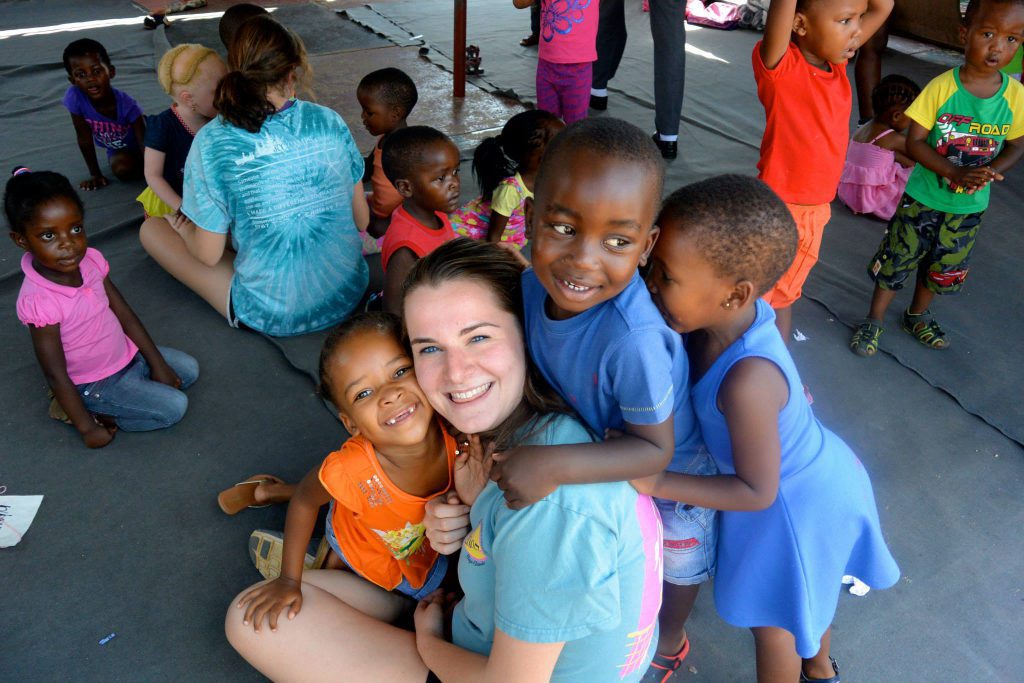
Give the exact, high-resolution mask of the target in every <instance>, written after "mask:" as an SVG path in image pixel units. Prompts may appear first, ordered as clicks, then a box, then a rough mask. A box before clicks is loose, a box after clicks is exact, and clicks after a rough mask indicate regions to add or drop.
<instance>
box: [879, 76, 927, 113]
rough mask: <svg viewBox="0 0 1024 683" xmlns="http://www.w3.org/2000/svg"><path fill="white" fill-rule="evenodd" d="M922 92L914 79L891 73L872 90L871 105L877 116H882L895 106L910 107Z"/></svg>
mask: <svg viewBox="0 0 1024 683" xmlns="http://www.w3.org/2000/svg"><path fill="white" fill-rule="evenodd" d="M920 94H921V88H920V87H918V85H917V83H915V82H914V81H912V80H910V79H909V78H907V77H906V76H900V75H899V74H889V75H888V76H886V77H885V78H883V79H882V80H880V81H879V82H878V85H876V86H875V89H874V90H872V91H871V107H872V108H873V109H874V111H875V116H876V117H877V116H881V115H882V114H884V113H885V112H887V111H889V110H890V109H892V108H894V107H903V108H906V107H909V106H910V103H911V102H913V101H914V100H915V99H917V96H918V95H920Z"/></svg>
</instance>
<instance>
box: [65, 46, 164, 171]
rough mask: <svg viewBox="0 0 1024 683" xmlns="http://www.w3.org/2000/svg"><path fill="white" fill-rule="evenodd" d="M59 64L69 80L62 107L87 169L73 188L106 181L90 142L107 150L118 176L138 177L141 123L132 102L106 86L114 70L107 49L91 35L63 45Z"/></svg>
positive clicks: (138, 113)
mask: <svg viewBox="0 0 1024 683" xmlns="http://www.w3.org/2000/svg"><path fill="white" fill-rule="evenodd" d="M64 68H65V69H66V70H67V72H68V80H69V81H71V87H69V88H68V89H67V92H66V93H64V106H65V107H67V110H68V111H69V112H70V113H71V122H72V123H73V124H74V126H75V135H76V136H77V137H78V149H79V150H81V152H82V157H83V158H84V159H85V165H86V166H88V167H89V178H87V179H86V180H83V181H82V182H81V183H79V184H78V186H79V187H80V188H81V189H83V190H98V189H100V188H101V187H106V186H107V183H108V182H110V181H108V180H107V178H106V176H104V175H103V172H102V171H100V165H99V162H98V161H97V160H96V147H95V146H94V144H93V141H95V144H96V145H99V146H100V147H103V148H104V149H106V150H107V159H108V160H109V161H110V171H111V173H113V174H114V176H115V177H116V178H117V179H118V180H138V179H139V178H141V177H142V148H143V138H144V136H145V134H146V123H145V121H144V120H143V118H142V109H141V108H140V107H139V105H138V104H137V103H136V102H135V100H133V99H132V98H131V97H130V96H129V95H126V94H125V93H123V92H121V91H120V90H117V89H115V88H113V87H111V85H110V81H111V80H113V78H114V75H115V74H116V73H117V71H116V69H115V68H114V65H113V64H111V63H110V56H109V55H107V50H106V48H104V47H103V46H102V45H101V44H100V43H98V42H96V41H95V40H92V39H90V38H82V39H81V40H76V41H74V42H73V43H71V44H70V45H68V46H67V47H66V48H64Z"/></svg>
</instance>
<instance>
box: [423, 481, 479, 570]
mask: <svg viewBox="0 0 1024 683" xmlns="http://www.w3.org/2000/svg"><path fill="white" fill-rule="evenodd" d="M425 510H426V511H425V513H424V515H423V526H424V527H426V533H427V540H428V541H430V547H431V548H433V549H434V550H436V551H437V552H439V553H440V554H442V555H451V554H452V553H454V552H455V551H456V550H458V549H459V548H460V547H462V539H464V538H465V537H466V535H467V534H469V506H468V505H464V504H463V503H462V501H461V500H459V496H458V494H457V493H455V492H454V491H449V492H448V493H447V494H445V495H444V496H438V497H437V498H431V499H430V500H429V501H427V505H426V508H425Z"/></svg>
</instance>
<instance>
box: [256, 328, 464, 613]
mask: <svg viewBox="0 0 1024 683" xmlns="http://www.w3.org/2000/svg"><path fill="white" fill-rule="evenodd" d="M320 385H321V391H322V392H323V394H324V396H325V397H326V398H328V399H330V401H331V402H332V403H333V404H334V405H335V406H336V407H337V409H338V417H340V418H341V421H342V423H343V424H344V425H345V428H346V429H347V430H348V431H349V433H351V434H352V438H350V439H349V440H348V441H346V442H345V444H344V445H343V446H342V447H341V449H340V450H338V451H335V452H334V453H331V454H330V455H328V456H327V458H326V459H325V460H324V461H323V464H321V465H320V466H319V467H317V468H315V469H313V470H311V471H310V472H309V474H307V475H306V476H305V478H303V480H302V481H301V482H300V483H299V485H298V487H297V488H296V490H295V493H294V495H293V496H292V498H291V502H290V503H289V504H288V516H287V519H286V521H285V529H284V549H283V557H282V559H281V571H280V576H278V577H276V578H272V579H271V580H269V581H266V582H263V583H260V584H257V585H256V586H254V587H252V588H251V589H249V590H248V591H245V592H243V593H242V594H241V596H240V597H239V600H238V603H237V604H238V607H239V608H244V609H245V617H244V621H245V623H246V624H252V626H253V628H254V629H255V630H256V631H260V630H261V627H262V625H263V619H264V617H266V618H267V622H268V625H269V626H270V630H272V631H276V630H277V624H278V619H279V618H280V617H281V616H282V615H284V614H285V613H287V617H288V618H289V619H293V618H294V617H295V616H296V615H297V614H298V613H299V610H300V609H301V607H302V593H303V590H304V588H305V587H307V586H318V587H321V588H325V589H326V590H329V591H330V590H331V588H330V586H332V585H333V586H338V591H340V592H339V593H337V594H338V596H339V597H342V599H344V597H343V593H344V589H343V586H344V584H345V582H346V581H348V580H351V579H352V577H351V576H349V577H347V578H344V577H342V578H337V577H335V578H331V577H325V576H324V574H325V573H324V572H320V571H312V572H309V574H306V575H304V574H303V562H304V560H305V551H306V546H307V544H308V543H309V539H310V537H311V536H312V534H313V527H314V525H315V524H316V519H317V513H318V512H319V510H320V508H321V507H322V506H324V505H330V509H329V511H328V514H327V543H328V545H329V547H330V549H331V554H330V555H328V558H327V564H326V566H327V567H328V568H334V569H338V568H342V567H348V568H350V569H351V570H352V571H353V572H355V573H356V574H357V575H358V576H359V577H362V579H365V580H366V581H370V582H371V583H374V584H376V585H377V586H380V587H381V588H383V589H385V590H388V591H396V592H397V593H400V594H402V595H405V596H408V597H411V598H413V599H416V600H419V599H421V598H423V597H425V596H427V595H429V594H430V593H431V592H433V591H434V590H435V589H436V588H437V587H438V586H439V585H440V584H441V580H442V579H443V578H444V575H445V571H446V569H447V566H448V561H447V558H446V557H445V556H443V555H442V556H439V555H438V554H437V553H436V552H435V551H434V550H433V549H432V548H431V547H430V544H429V543H427V542H426V537H425V535H424V528H423V525H422V521H423V513H424V505H425V504H426V502H427V501H428V500H430V499H431V498H433V497H435V496H438V495H441V494H443V493H445V492H446V491H448V490H449V488H450V487H451V486H452V483H453V482H452V477H453V472H452V470H453V467H454V465H455V455H456V450H455V440H454V439H453V438H452V437H451V436H450V435H449V434H448V433H447V432H446V431H445V429H444V427H443V426H442V424H441V422H440V421H439V420H438V418H437V417H436V416H435V415H434V410H433V409H432V408H431V407H430V404H429V403H427V400H426V398H424V396H423V393H422V391H421V390H420V387H419V384H417V382H416V376H415V375H414V373H413V367H412V360H411V359H410V358H409V354H408V352H407V351H406V349H405V347H404V346H403V345H402V339H401V325H400V323H399V321H398V319H397V318H396V317H395V316H393V315H391V314H388V313H382V312H380V311H374V312H368V313H360V314H357V315H355V316H353V317H352V318H350V319H349V320H347V321H345V322H344V323H342V324H341V325H339V326H338V327H337V328H335V329H334V330H333V331H332V332H331V334H330V336H328V337H327V339H326V341H325V342H324V346H323V350H322V351H321V352H320ZM330 573H333V574H340V573H341V572H330ZM402 604H403V605H405V606H406V607H408V606H411V603H408V601H403V603H402Z"/></svg>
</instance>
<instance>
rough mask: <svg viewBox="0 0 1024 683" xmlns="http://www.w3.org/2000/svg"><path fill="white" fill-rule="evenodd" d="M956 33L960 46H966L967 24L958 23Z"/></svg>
mask: <svg viewBox="0 0 1024 683" xmlns="http://www.w3.org/2000/svg"><path fill="white" fill-rule="evenodd" d="M957 33H958V34H959V35H960V44H961V45H966V44H967V24H964V23H963V22H961V23H960V28H959V30H958V31H957Z"/></svg>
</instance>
